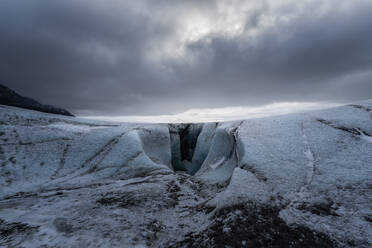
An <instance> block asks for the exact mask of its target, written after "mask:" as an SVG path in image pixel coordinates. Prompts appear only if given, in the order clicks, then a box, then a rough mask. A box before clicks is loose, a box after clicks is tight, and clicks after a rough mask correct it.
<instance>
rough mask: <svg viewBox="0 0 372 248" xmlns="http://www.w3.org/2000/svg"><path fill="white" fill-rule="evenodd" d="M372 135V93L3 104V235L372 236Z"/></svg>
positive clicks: (85, 239) (335, 243) (183, 240)
mask: <svg viewBox="0 0 372 248" xmlns="http://www.w3.org/2000/svg"><path fill="white" fill-rule="evenodd" d="M371 135H372V101H371V100H370V101H364V102H359V103H356V104H353V105H347V106H342V107H337V108H332V109H327V110H317V111H311V112H307V113H301V114H289V115H282V116H276V117H265V118H260V119H250V120H245V121H234V122H225V123H207V124H191V125H188V124H173V125H168V124H135V123H132V124H129V123H124V124H123V123H111V122H99V121H93V120H84V119H79V118H72V117H63V116H58V115H52V114H43V113H39V112H35V111H30V110H23V109H19V108H14V107H6V106H0V247H371V246H372V238H371V237H372V138H371ZM190 174H192V176H191V175H190Z"/></svg>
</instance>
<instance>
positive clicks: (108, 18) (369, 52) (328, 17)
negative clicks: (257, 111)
mask: <svg viewBox="0 0 372 248" xmlns="http://www.w3.org/2000/svg"><path fill="white" fill-rule="evenodd" d="M371 8H372V2H371V1H363V0H360V1H353V2H352V3H350V1H327V2H326V1H304V2H303V3H298V1H284V3H283V4H281V5H277V4H274V1H250V3H249V5H247V3H246V1H168V0H162V1H117V0H110V1H100V0H89V1H88V0H64V1H49V0H34V1H26V0H3V1H1V2H0V35H1V36H0V81H1V83H3V84H5V85H7V86H9V87H11V88H13V89H15V90H17V91H19V92H20V93H22V94H24V95H28V96H32V97H34V98H36V99H38V100H40V101H43V102H45V103H51V104H55V105H59V106H62V107H66V108H69V109H71V110H72V111H75V112H77V113H81V114H149V113H152V114H157V113H169V112H174V111H182V110H185V109H188V108H195V107H197V108H202V107H221V106H229V105H244V104H266V103H271V102H273V101H292V100H296V101H299V100H302V101H317V100H332V101H350V100H358V99H365V98H371V97H372V82H371V79H372V78H371V76H372V45H371V44H372V32H371V26H372V16H371V15H370V13H369V10H370V9H371ZM234 25H237V26H239V25H240V26H239V28H240V29H239V28H238V31H234V30H233V29H232V28H233V27H234Z"/></svg>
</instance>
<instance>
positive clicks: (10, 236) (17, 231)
mask: <svg viewBox="0 0 372 248" xmlns="http://www.w3.org/2000/svg"><path fill="white" fill-rule="evenodd" d="M38 229H39V227H38V226H31V225H28V224H25V223H21V222H11V223H8V222H6V221H4V220H2V219H0V247H10V246H5V245H8V244H9V242H11V241H12V240H15V239H17V240H19V241H22V240H24V239H26V238H27V237H28V236H29V235H31V234H32V233H34V232H36V231H37V230H38ZM2 245H4V246H2Z"/></svg>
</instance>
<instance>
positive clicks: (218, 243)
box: [172, 204, 335, 248]
mask: <svg viewBox="0 0 372 248" xmlns="http://www.w3.org/2000/svg"><path fill="white" fill-rule="evenodd" d="M279 211H280V209H278V208H275V207H270V206H257V205H254V204H251V205H245V204H241V205H236V206H233V207H229V208H224V209H221V210H219V211H217V212H216V213H215V215H214V217H213V219H214V220H213V222H212V224H210V225H209V226H208V227H207V228H206V229H205V230H203V231H202V232H196V233H190V234H188V235H187V236H186V238H185V239H184V240H183V241H180V242H178V243H176V244H172V247H221V248H222V247H265V248H266V247H275V248H282V247H301V248H302V247H309V248H310V247H334V246H335V245H334V243H333V241H332V240H331V239H330V238H329V237H328V236H327V235H326V234H323V233H319V232H315V231H313V230H310V229H308V228H306V227H302V226H288V225H287V224H286V223H285V222H284V221H283V220H282V219H280V218H279V216H278V215H279Z"/></svg>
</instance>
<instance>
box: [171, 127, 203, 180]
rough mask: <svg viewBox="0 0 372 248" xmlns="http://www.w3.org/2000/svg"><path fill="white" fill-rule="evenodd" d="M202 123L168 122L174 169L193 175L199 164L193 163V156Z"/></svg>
mask: <svg viewBox="0 0 372 248" xmlns="http://www.w3.org/2000/svg"><path fill="white" fill-rule="evenodd" d="M202 128H203V124H169V133H170V138H171V153H172V165H173V169H174V170H175V171H185V172H187V173H188V174H190V175H194V174H195V173H196V172H197V171H198V170H199V169H200V166H201V164H195V163H194V164H193V156H194V152H195V147H196V144H197V140H198V137H199V134H200V132H201V130H202Z"/></svg>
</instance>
